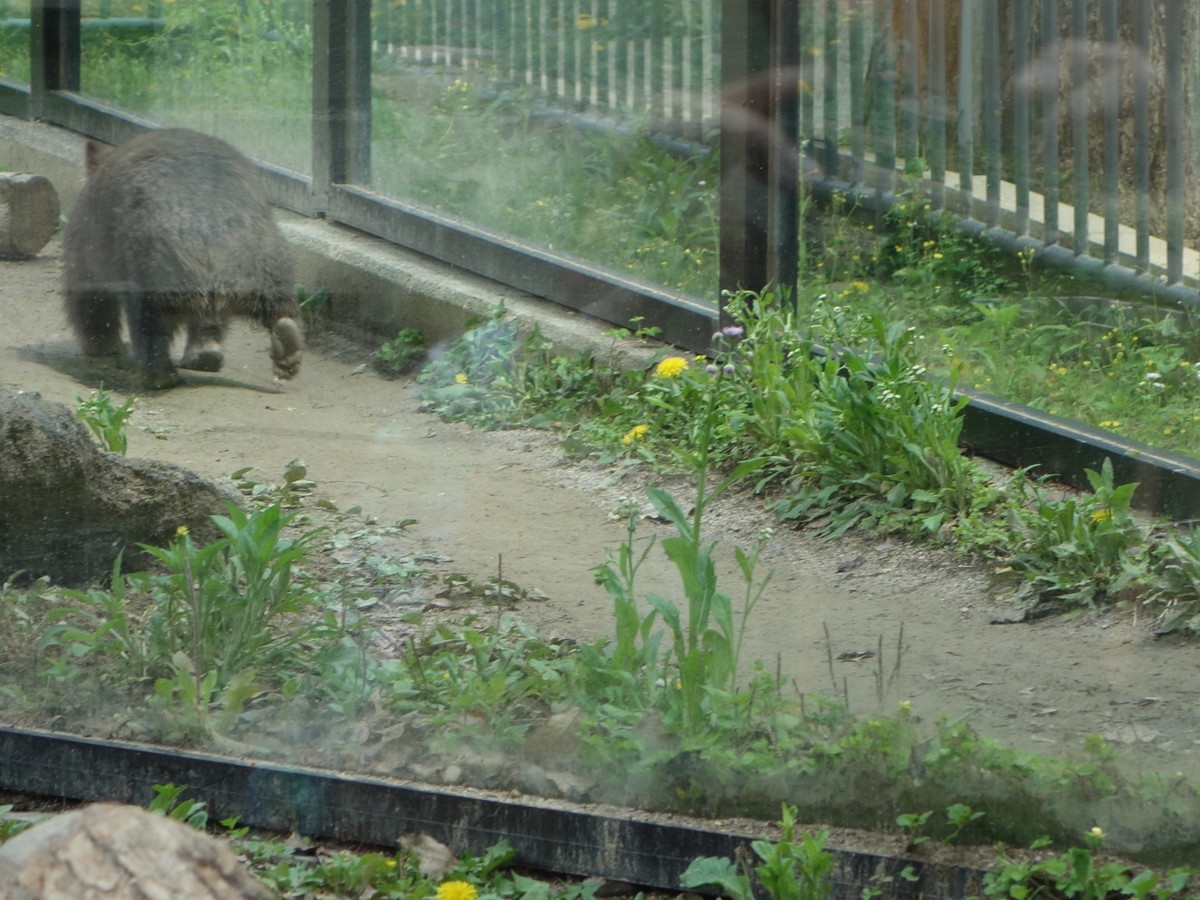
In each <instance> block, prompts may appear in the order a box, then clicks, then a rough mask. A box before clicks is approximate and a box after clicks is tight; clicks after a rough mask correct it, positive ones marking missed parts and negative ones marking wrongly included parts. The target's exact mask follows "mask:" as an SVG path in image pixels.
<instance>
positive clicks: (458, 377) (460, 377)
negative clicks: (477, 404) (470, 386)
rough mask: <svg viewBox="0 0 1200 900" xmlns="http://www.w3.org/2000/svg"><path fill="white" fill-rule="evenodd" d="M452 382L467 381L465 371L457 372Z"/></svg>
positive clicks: (464, 382)
mask: <svg viewBox="0 0 1200 900" xmlns="http://www.w3.org/2000/svg"><path fill="white" fill-rule="evenodd" d="M454 383H455V384H466V383H467V373H466V372H459V373H458V374H457V375H455V376H454Z"/></svg>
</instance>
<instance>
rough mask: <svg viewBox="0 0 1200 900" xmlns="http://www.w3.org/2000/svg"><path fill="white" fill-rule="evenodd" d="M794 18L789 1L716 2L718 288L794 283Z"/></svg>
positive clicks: (796, 35)
mask: <svg viewBox="0 0 1200 900" xmlns="http://www.w3.org/2000/svg"><path fill="white" fill-rule="evenodd" d="M797 15H798V10H797V6H796V4H795V3H794V2H791V0H724V2H723V5H722V15H721V82H722V97H721V220H720V281H719V287H720V289H721V290H722V291H727V290H737V289H739V288H746V289H749V290H759V289H761V288H764V287H773V288H786V289H789V290H790V289H794V287H795V281H796V256H797V252H798V249H799V233H798V207H797V202H798V183H799V182H798V177H799V167H798V163H799V159H798V152H799V148H798V146H797V142H798V134H797V130H798V122H799V99H798V75H799V40H798V39H799V20H798V18H797ZM764 51H765V52H764Z"/></svg>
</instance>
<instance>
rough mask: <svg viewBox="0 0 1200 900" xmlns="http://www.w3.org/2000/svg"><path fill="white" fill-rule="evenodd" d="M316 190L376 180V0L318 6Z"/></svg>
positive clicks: (319, 0)
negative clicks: (373, 112) (373, 158)
mask: <svg viewBox="0 0 1200 900" xmlns="http://www.w3.org/2000/svg"><path fill="white" fill-rule="evenodd" d="M313 7H314V8H313V129H312V131H313V189H314V193H315V194H316V203H317V205H318V207H319V208H321V209H324V208H327V206H328V197H329V192H330V190H331V189H332V186H333V185H336V184H363V185H367V184H370V180H371V16H370V13H371V3H370V0H340V2H339V0H315V3H314V4H313Z"/></svg>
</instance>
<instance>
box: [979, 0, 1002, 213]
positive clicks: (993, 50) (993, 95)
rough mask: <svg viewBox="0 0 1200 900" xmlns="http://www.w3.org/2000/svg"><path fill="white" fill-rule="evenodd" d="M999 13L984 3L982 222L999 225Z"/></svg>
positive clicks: (991, 5) (991, 4)
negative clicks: (984, 198) (984, 180)
mask: <svg viewBox="0 0 1200 900" xmlns="http://www.w3.org/2000/svg"><path fill="white" fill-rule="evenodd" d="M1000 113H1001V103H1000V10H999V9H997V6H996V4H994V3H988V4H987V5H986V6H985V7H984V12H983V137H984V144H985V151H984V152H985V163H984V165H985V170H986V173H987V206H986V210H987V212H986V214H985V215H984V220H985V221H986V223H987V224H988V225H989V226H995V225H998V224H999V223H1000V176H1001V167H1000V126H1001V121H1000Z"/></svg>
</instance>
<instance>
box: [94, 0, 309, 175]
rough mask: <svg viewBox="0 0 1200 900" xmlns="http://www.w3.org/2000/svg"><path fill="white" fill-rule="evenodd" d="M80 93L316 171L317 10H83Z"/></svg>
mask: <svg viewBox="0 0 1200 900" xmlns="http://www.w3.org/2000/svg"><path fill="white" fill-rule="evenodd" d="M83 15H84V24H83V62H82V72H81V81H82V88H83V91H84V92H85V93H87V94H90V95H92V96H94V97H99V98H100V99H102V100H107V101H109V102H111V103H114V104H116V105H117V106H120V107H123V108H125V109H128V110H130V111H132V112H136V113H139V114H141V115H144V116H147V117H148V118H151V119H154V120H155V121H157V122H162V123H164V124H168V125H179V126H186V127H189V128H195V129H196V130H198V131H204V132H207V133H210V134H215V135H218V136H219V137H222V138H225V139H226V140H228V141H230V142H231V143H233V144H234V145H236V146H237V147H238V148H239V149H241V150H243V151H244V152H246V153H247V154H249V155H251V156H254V157H258V158H261V159H266V160H269V161H271V162H273V163H276V164H278V165H281V166H284V167H286V168H289V169H292V170H294V171H298V172H302V173H308V172H309V171H311V165H312V164H311V134H312V131H311V125H310V120H311V114H312V88H311V86H310V84H311V80H310V73H311V71H312V29H311V4H309V3H304V2H299V0H274V2H272V0H258V2H249V0H242V2H239V0H220V2H215V3H187V2H175V0H153V2H142V3H138V2H128V0H87V2H85V3H84V4H83Z"/></svg>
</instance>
